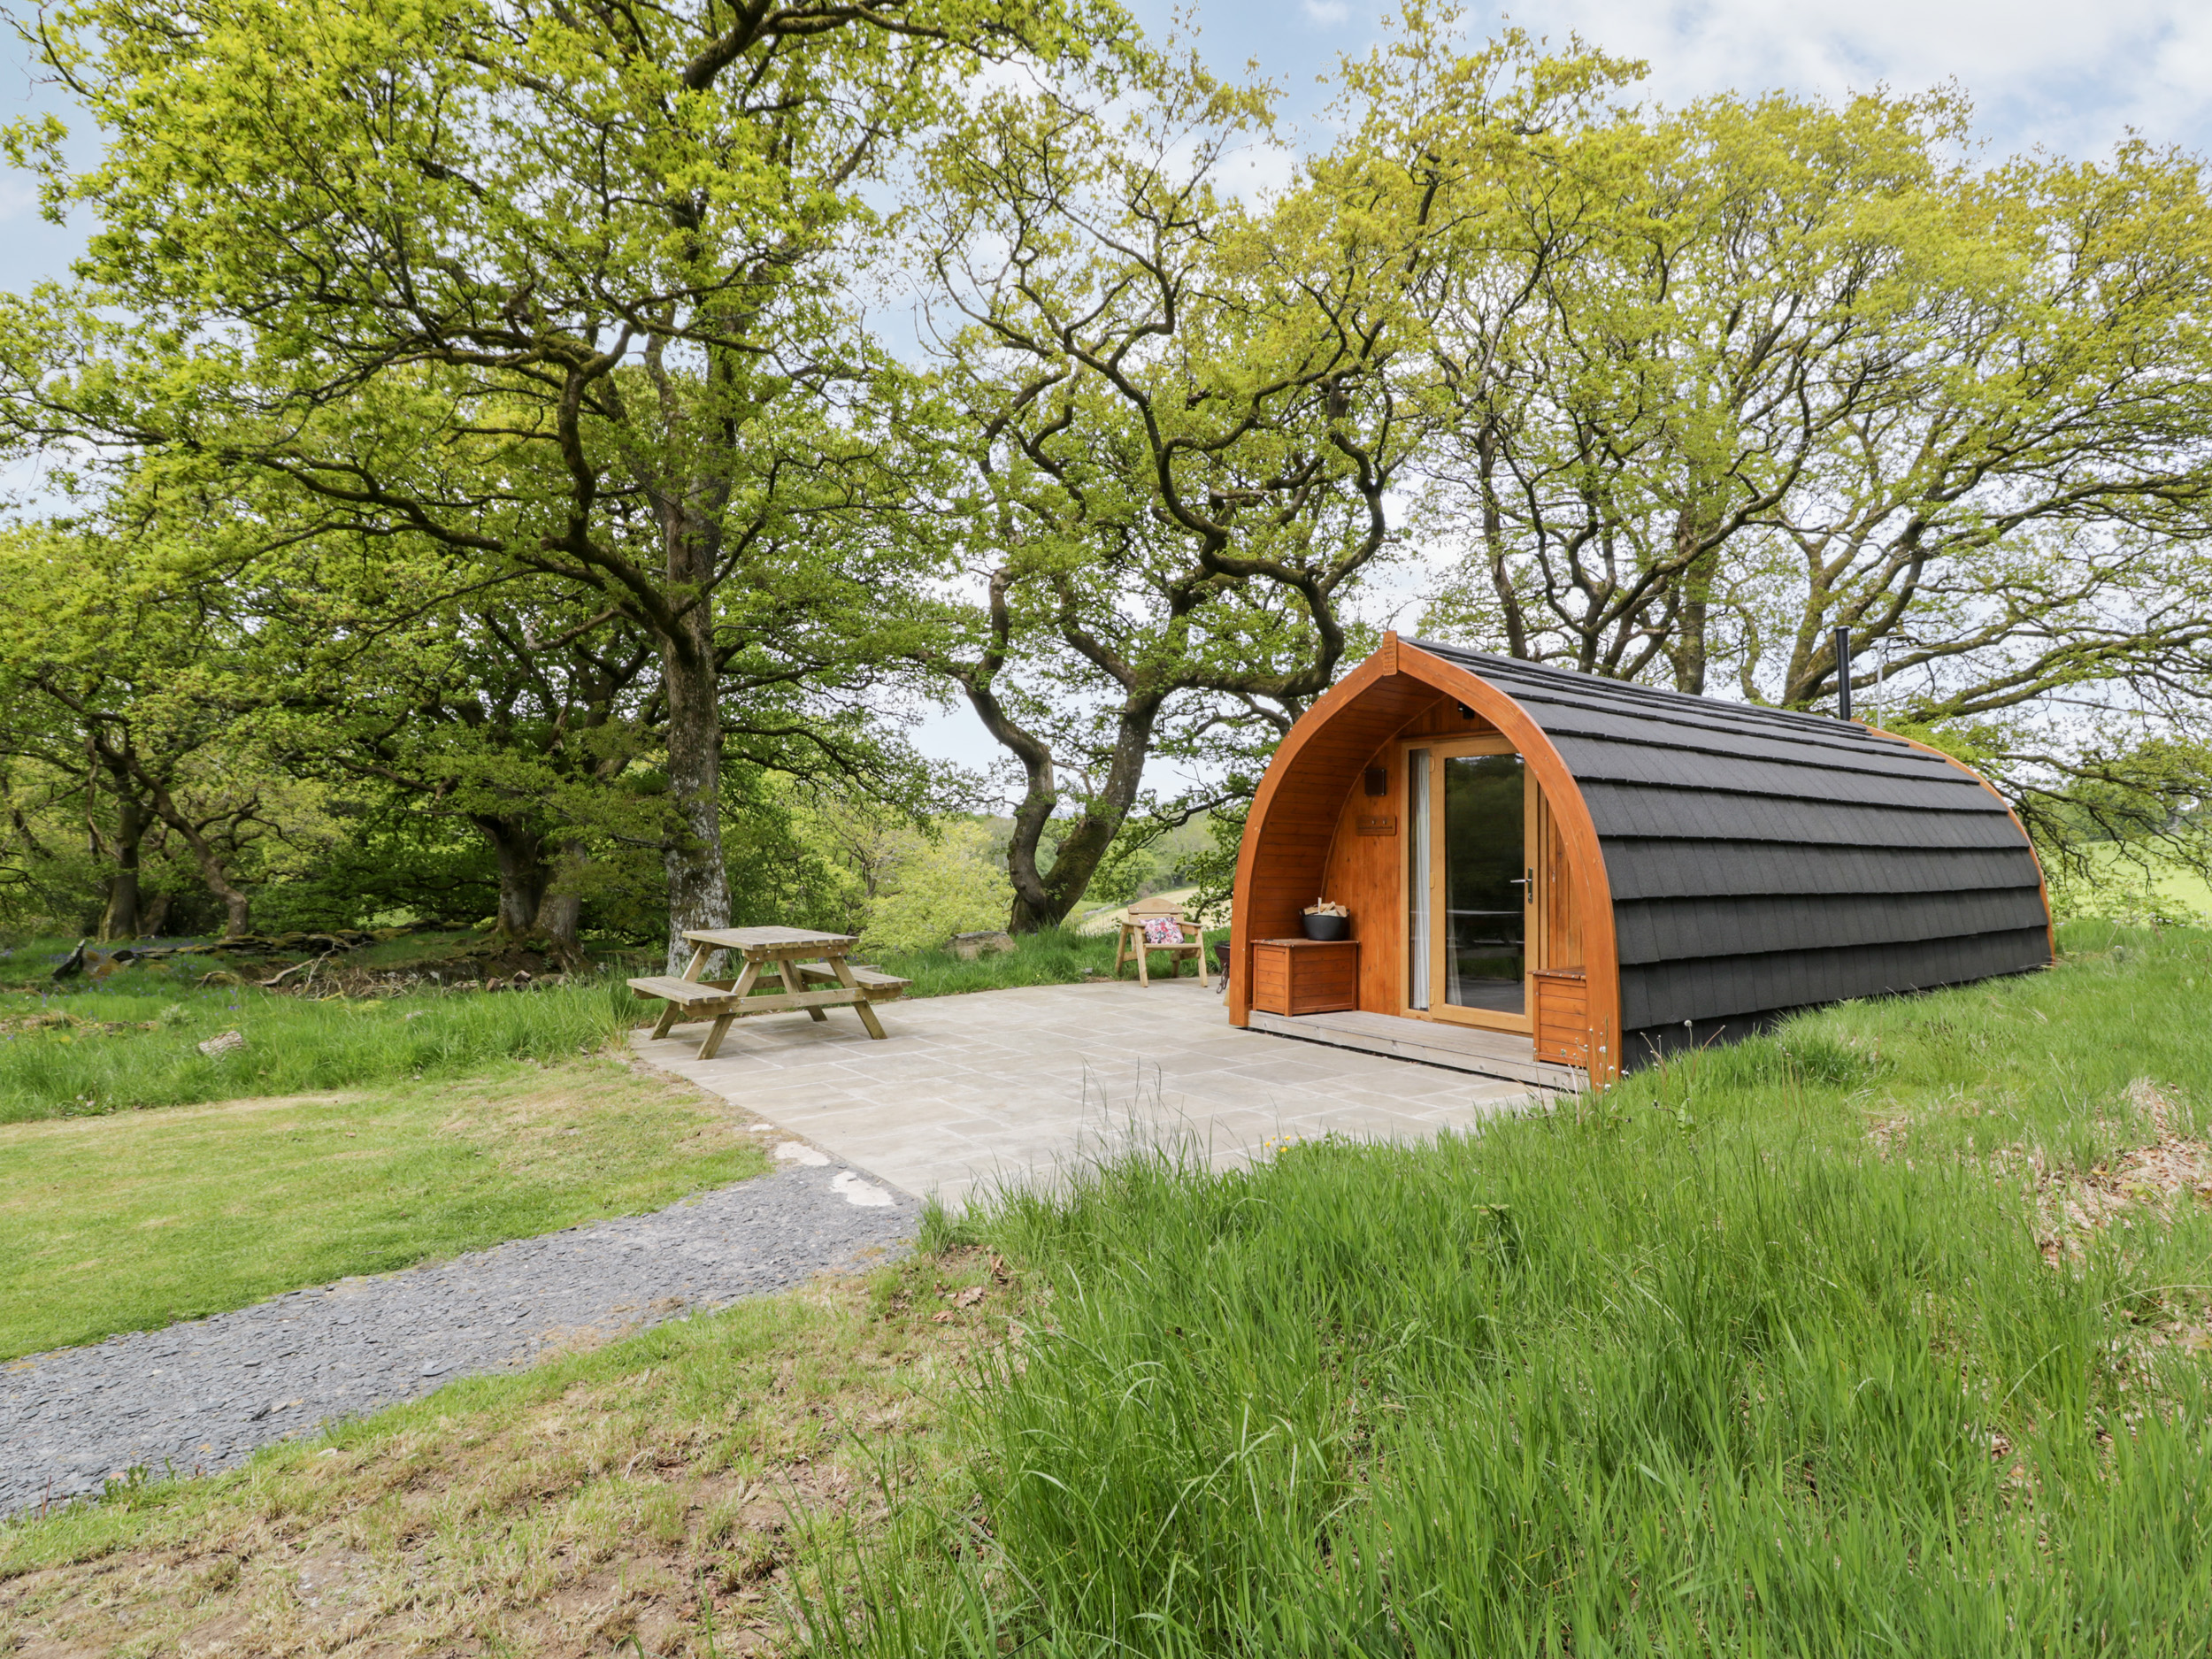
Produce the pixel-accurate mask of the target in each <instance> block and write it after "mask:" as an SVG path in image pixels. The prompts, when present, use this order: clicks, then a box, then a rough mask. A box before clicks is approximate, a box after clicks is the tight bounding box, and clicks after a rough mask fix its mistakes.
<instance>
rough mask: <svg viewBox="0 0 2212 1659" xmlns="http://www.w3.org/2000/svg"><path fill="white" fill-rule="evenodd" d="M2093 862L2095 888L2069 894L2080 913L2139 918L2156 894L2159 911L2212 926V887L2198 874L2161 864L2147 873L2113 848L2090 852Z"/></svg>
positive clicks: (2104, 847) (2105, 847)
mask: <svg viewBox="0 0 2212 1659" xmlns="http://www.w3.org/2000/svg"><path fill="white" fill-rule="evenodd" d="M2090 862H2091V865H2092V868H2093V871H2094V872H2095V873H2094V875H2093V878H2092V885H2091V886H2090V887H2088V888H2087V889H2085V890H2084V891H2081V892H2079V893H2078V894H2073V895H2066V896H2068V897H2070V898H2072V899H2073V902H2074V908H2075V909H2076V910H2078V911H2080V912H2081V913H2083V914H2092V915H2093V914H2098V913H2101V912H2106V911H2110V912H2113V913H2116V914H2119V915H2123V916H2139V915H2140V914H2141V913H2142V912H2143V911H2145V910H2147V908H2148V907H2147V905H2146V904H2145V903H2144V902H2143V901H2144V900H2145V899H2146V898H2147V897H2149V896H2152V895H2155V897H2156V899H2157V901H2158V908H2159V909H2160V910H2165V911H2167V912H2169V913H2170V914H2173V915H2175V916H2176V918H2177V919H2187V920H2193V921H2194V922H2198V923H2212V886H2208V885H2207V884H2206V882H2205V879H2204V878H2203V877H2202V876H2200V875H2199V874H2198V873H2197V872H2195V871H2193V870H2186V869H2183V868H2181V867H2179V866H2177V865H2174V864H2162V865H2154V866H2153V867H2152V868H2151V870H2150V871H2149V872H2145V871H2144V870H2143V869H2142V868H2140V867H2139V866H2138V865H2137V864H2135V863H2134V862H2132V861H2131V859H2129V858H2127V857H2126V856H2124V855H2123V854H2122V852H2121V851H2120V849H2118V848H2117V847H2114V846H2101V847H2096V848H2093V849H2091V850H2090Z"/></svg>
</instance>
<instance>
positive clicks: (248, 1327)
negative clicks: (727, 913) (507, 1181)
mask: <svg viewBox="0 0 2212 1659" xmlns="http://www.w3.org/2000/svg"><path fill="white" fill-rule="evenodd" d="M796 1151H797V1148H789V1149H787V1150H786V1151H785V1153H784V1156H787V1157H788V1156H793V1155H794V1154H795V1152H796ZM816 1159H820V1162H819V1163H816V1162H815V1160H816ZM918 1210H919V1206H918V1205H917V1204H916V1203H915V1202H914V1201H913V1200H912V1199H911V1198H909V1197H908V1196H907V1195H906V1194H902V1193H897V1192H895V1191H894V1190H893V1189H891V1188H888V1187H881V1186H879V1185H878V1184H876V1183H874V1182H872V1181H870V1180H868V1179H864V1178H863V1177H860V1176H857V1175H856V1174H854V1173H853V1172H852V1171H847V1170H841V1169H840V1168H838V1167H837V1166H836V1165H834V1164H831V1163H830V1162H829V1161H828V1160H827V1159H826V1158H820V1155H819V1154H817V1153H811V1152H810V1151H809V1156H807V1157H806V1158H805V1159H804V1160H803V1161H802V1162H801V1163H800V1164H798V1165H797V1166H795V1167H787V1168H784V1169H780V1170H778V1171H776V1172H774V1173H773V1174H769V1175H763V1176H760V1177H757V1178H756V1179H752V1180H749V1181H741V1182H739V1183H737V1184H736V1185H734V1186H731V1187H719V1188H718V1189H716V1190H715V1191H712V1192H710V1193H707V1194H703V1195H701V1196H699V1197H697V1198H694V1199H687V1200H686V1201H685V1202H682V1203H680V1204H676V1205H673V1206H672V1207H671V1208H669V1209H667V1210H660V1211H657V1213H655V1214H652V1215H649V1216H627V1217H621V1218H619V1219H617V1220H612V1221H600V1222H594V1223H592V1224H590V1225H587V1226H581V1227H572V1228H570V1229H568V1230H567V1231H566V1232H563V1233H549V1234H547V1235H546V1236H545V1237H543V1238H537V1239H523V1240H517V1241H515V1242H513V1243H511V1244H503V1245H499V1246H497V1247H496V1248H493V1249H489V1250H483V1251H479V1252H478V1253H476V1254H474V1255H472V1256H458V1257H456V1258H455V1259H453V1260H452V1261H449V1262H444V1263H438V1264H436V1265H433V1266H427V1267H418V1268H410V1269H407V1270H405V1271H401V1272H396V1273H388V1274H383V1275H380V1276H378V1277H375V1278H366V1279H342V1280H341V1281H339V1282H338V1283H336V1284H334V1285H328V1286H315V1287H312V1288H310V1289H306V1290H296V1291H293V1292H291V1293H290V1294H287V1295H283V1296H279V1297H277V1298H276V1299H275V1300H274V1301H272V1302H262V1303H260V1304H258V1305H257V1306H255V1307H251V1308H244V1309H241V1310H239V1311H237V1312H235V1313H225V1314H218V1315H217V1316H215V1317H213V1318H209V1319H201V1320H197V1321H196V1322H194V1323H192V1324H189V1325H172V1326H170V1327H169V1328H168V1329H167V1330H164V1331H154V1332H141V1333H132V1334H130V1335H126V1336H118V1337H111V1338H110V1339H109V1340H106V1341H104V1342H101V1343H98V1344H96V1345H95V1346H92V1347H88V1348H58V1349H55V1350H53V1351H52V1352H50V1353H46V1354H37V1355H33V1356H29V1357H28V1358H26V1359H20V1360H15V1361H12V1362H10V1363H6V1364H4V1365H0V1516H5V1515H10V1514H14V1513H18V1512H19V1511H22V1510H25V1509H37V1508H39V1507H41V1506H42V1505H44V1504H46V1503H49V1502H53V1503H59V1502H63V1501H64V1500H65V1499H70V1498H75V1497H80V1496H82V1495H84V1494H88V1493H96V1492H99V1491H100V1490H101V1489H102V1487H103V1486H104V1483H105V1482H106V1481H107V1480H109V1479H111V1478H112V1477H115V1476H117V1475H119V1474H122V1473H124V1472H126V1471H130V1470H132V1469H145V1470H147V1471H150V1472H151V1473H153V1474H155V1475H160V1474H162V1473H164V1472H165V1471H174V1472H176V1473H178V1474H180V1475H182V1474H195V1473H204V1472H209V1471H214V1470H219V1469H224V1468H227V1467H228V1466H229V1465H231V1464H233V1463H239V1462H241V1461H242V1460H243V1459H244V1458H245V1457H246V1456H247V1455H248V1454H250V1452H252V1451H253V1450H254V1448H257V1447H259V1446H263V1445H265V1444H267V1443H268V1442H270V1441H272V1440H282V1439H288V1438H294V1437H296V1436H299V1435H301V1434H303V1433H307V1432H312V1431H313V1430H315V1429H317V1428H318V1427H319V1425H323V1424H325V1423H326V1422H329V1421H332V1420H334V1419H339V1418H344V1417H358V1416H361V1415H363V1414H364V1413H366V1412H370V1411H373V1410H376V1409H378V1408H379V1407H381V1406H388V1405H392V1404H396V1403H397V1402H401V1401H403V1400H412V1399H416V1398H418V1397H419V1396H420V1395H423V1394H428V1393H430V1392H431V1391H432V1390H433V1389H435V1388H438V1387H441V1386H443V1385H444V1384H446V1383H449V1382H451V1381H452V1380H453V1379H456V1378H457V1377H463V1376H468V1375H472V1374H474V1373H478V1372H484V1371H518V1370H520V1369H522V1368H523V1367H525V1366H527V1365H529V1364H531V1363H533V1362H534V1361H536V1360H537V1359H540V1358H541V1357H543V1356H545V1355H546V1354H547V1353H548V1352H549V1351H550V1350H554V1349H558V1348H569V1347H575V1346H582V1345H588V1344H591V1343H595V1342H597V1341H600V1340H605V1339H607V1338H610V1337H612V1336H616V1335H618V1334H622V1333H627V1332H629V1331H632V1330H636V1329H641V1328H642V1327H644V1326H646V1325H656V1324H658V1323H659V1322H660V1321H662V1320H664V1319H667V1318H670V1317H680V1316H682V1315H685V1314H688V1313H690V1312H692V1311H694V1310H703V1309H708V1308H716V1307H720V1306H722V1305H723V1304H725V1303H727V1302H733V1301H735V1300H737V1299H738V1298H740V1297H742V1296H751V1295H758V1294H762V1293H764V1292H767V1291H776V1290H784V1289H788V1288H789V1287H790V1286H794V1285H798V1284H802V1283H803V1282H804V1281H805V1280H807V1279H810V1278H812V1277H813V1276H814V1275H815V1274H817V1273H819V1272H822V1271H825V1270H828V1269H838V1268H849V1267H855V1266H859V1265H862V1264H863V1263H864V1262H867V1261H872V1260H880V1259H882V1258H883V1257H884V1256H887V1255H888V1254H892V1253H895V1252H896V1251H897V1250H898V1249H899V1248H901V1247H902V1245H903V1244H904V1243H905V1242H906V1241H907V1240H910V1239H911V1238H912V1236H913V1233H914V1228H915V1224H916V1221H917V1218H918Z"/></svg>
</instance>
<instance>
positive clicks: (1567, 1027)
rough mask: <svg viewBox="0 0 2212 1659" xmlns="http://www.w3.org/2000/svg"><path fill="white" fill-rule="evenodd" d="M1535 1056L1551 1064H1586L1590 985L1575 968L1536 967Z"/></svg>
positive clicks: (1588, 1050) (1587, 1068) (1532, 976)
mask: <svg viewBox="0 0 2212 1659" xmlns="http://www.w3.org/2000/svg"><path fill="white" fill-rule="evenodd" d="M1529 978H1530V979H1533V980H1535V981H1536V1019H1535V1025H1536V1057H1537V1058H1538V1059H1539V1060H1548V1061H1550V1062H1551V1063H1552V1064H1554V1065H1578V1066H1580V1067H1581V1068H1582V1069H1583V1070H1584V1071H1588V1070H1589V1068H1590V986H1589V981H1588V979H1586V978H1585V976H1584V974H1583V972H1582V970H1581V969H1579V968H1539V969H1537V970H1536V971H1535V972H1533V973H1532V974H1530V975H1529Z"/></svg>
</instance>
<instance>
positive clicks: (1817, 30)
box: [1515, 0, 2212, 153]
mask: <svg viewBox="0 0 2212 1659" xmlns="http://www.w3.org/2000/svg"><path fill="white" fill-rule="evenodd" d="M1515 20H1516V21H1517V22H1522V23H1525V24H1526V25H1527V26H1529V27H1532V28H1535V29H1538V30H1540V31H1541V32H1542V33H1544V34H1546V35H1549V36H1550V37H1551V38H1552V39H1553V40H1555V41H1558V40H1561V39H1563V37H1564V36H1565V35H1567V34H1569V33H1570V32H1574V33H1578V34H1580V35H1582V36H1583V37H1584V38H1585V39H1586V40H1588V41H1590V42H1593V43H1594V44H1597V45H1600V46H1602V47H1604V48H1605V49H1607V50H1610V51H1614V52H1618V53H1622V54H1624V55H1626V56H1631V57H1637V58H1647V59H1648V60H1649V62H1650V65H1651V78H1650V80H1649V81H1647V83H1646V84H1647V87H1648V88H1649V90H1650V92H1651V93H1652V95H1653V96H1655V97H1658V98H1661V99H1663V100H1665V101H1667V102H1670V103H1678V102H1681V101H1684V100H1686V99H1688V98H1692V97H1697V96H1703V95H1706V94H1709V93H1714V92H1719V91H1724V90H1735V91H1740V92H1747V93H1749V92H1757V91H1761V90H1764V89H1767V88H1774V87H1786V88H1791V89H1793V90H1794V91H1799V92H1803V93H1815V94H1821V95H1824V96H1831V97H1833V96H1842V95H1843V94H1845V93H1847V92H1851V91H1866V90H1871V89H1872V88H1874V87H1876V86H1877V85H1886V86H1887V87H1888V88H1890V89H1891V90H1892V91H1895V92H1907V91H1917V90H1921V89H1924V88H1929V87H1932V86H1936V85H1938V84H1940V83H1943V82H1946V81H1955V82H1956V83H1957V84H1958V85H1959V86H1960V87H1962V88H1963V89H1964V90H1965V91H1966V93H1967V94H1968V95H1969V96H1970V97H1971V98H1972V99H1973V100H1974V104H1975V108H1976V111H1977V113H1978V117H1979V122H1978V124H1979V126H1980V127H1981V129H1982V131H1983V133H1984V134H1985V136H1987V137H1988V138H1989V139H1990V140H1991V141H1992V142H1993V143H1994V144H1995V145H1996V146H1997V147H1998V148H1999V149H2001V150H2019V149H2025V148H2028V147H2030V146H2033V145H2037V144H2040V145H2043V146H2045V147H2047V148H2048V149H2052V150H2062V151H2069V152H2074V153H2081V152H2090V151H2096V150H2103V149H2105V148H2107V147H2108V146H2109V145H2110V144H2111V143H2112V142H2113V141H2114V140H2116V138H2118V137H2120V136H2121V135H2122V134H2123V133H2124V132H2125V131H2126V130H2127V129H2128V128H2130V127H2133V128H2136V129H2139V131H2141V132H2142V134H2144V136H2145V137H2147V138H2149V139H2151V140H2153V141H2154V142H2163V143H2180V144H2183V145H2185V146H2187V147H2189V148H2192V149H2196V148H2201V147H2203V146H2204V145H2205V143H2206V142H2207V140H2208V138H2212V127H2208V124H2207V120H2206V115H2205V111H2206V109H2207V107H2208V105H2212V9H2208V8H2207V7H2206V6H2204V5H2203V4H2202V3H2201V0H2106V3H2105V4H2101V5H2096V6H2085V5H2082V4H2078V0H1696V3H1694V4H1678V5H1673V6H1668V7H1649V6H1646V5H1642V4H1629V0H1552V4H1548V5H1547V6H1545V7H1544V8H1543V10H1542V11H1541V12H1539V13H1534V14H1531V13H1525V12H1524V13H1519V14H1517V16H1516V18H1515Z"/></svg>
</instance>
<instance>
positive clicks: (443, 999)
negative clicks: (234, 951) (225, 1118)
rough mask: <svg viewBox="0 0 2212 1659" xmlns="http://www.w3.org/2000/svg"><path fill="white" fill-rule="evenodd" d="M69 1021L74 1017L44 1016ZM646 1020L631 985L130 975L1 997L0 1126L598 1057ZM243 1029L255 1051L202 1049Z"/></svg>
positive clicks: (121, 974) (68, 1019)
mask: <svg viewBox="0 0 2212 1659" xmlns="http://www.w3.org/2000/svg"><path fill="white" fill-rule="evenodd" d="M55 1016H62V1017H65V1018H66V1020H67V1022H69V1023H65V1024H59V1025H37V1024H35V1022H36V1021H38V1020H40V1019H42V1018H49V1019H50V1018H53V1017H55ZM637 1018H639V1014H638V1010H637V1004H636V1003H635V1002H634V999H632V998H631V996H630V995H629V992H628V990H627V989H626V987H624V986H622V985H621V983H620V982H619V981H609V982H606V983H604V984H596V985H591V984H588V985H581V986H569V987H553V988H549V989H545V990H538V991H531V992H528V993H526V994H511V993H508V994H501V995H482V994H480V993H474V992H458V993H454V994H451V995H437V994H429V995H406V996H397V997H385V998H373V999H365V1000H360V1001H342V1000H337V999H332V1000H328V1001H316V1000H311V999H307V998H302V997H292V996H283V995H277V994H274V993H271V992H265V991H259V990H251V989H246V990H242V989H238V988H235V987H233V988H221V987H215V988H211V989H207V990H193V989H186V988H180V987H176V986H173V985H169V984H165V983H164V982H162V981H161V979H159V978H157V976H154V975H150V974H146V973H142V972H126V973H119V974H117V975H115V976H114V977H113V978H112V979H110V980H108V981H106V982H104V984H102V985H99V986H96V987H86V988H83V989H81V990H80V989H67V988H57V989H55V990H52V991H48V992H43V993H36V994H33V993H16V994H12V995H10V994H0V1124H5V1123H20V1122H25V1121H27V1120H30V1119H34V1118H56V1117H81V1116H88V1115H94V1114H97V1113H101V1112H109V1111H118V1110H128V1109H134V1108H140V1107H148V1106H176V1105H188V1104H191V1103H193V1102H203V1101H217V1100H239V1099H242V1098H245V1097H247V1096H250V1095H268V1094H305V1093H309V1092H311V1091H314V1090H318V1089H333V1088H351V1087H360V1086H362V1085H365V1084H373V1083H382V1082H390V1081H396V1080H401V1079H411V1078H414V1077H418V1076H420V1077H434V1076H442V1077H452V1076H458V1075H461V1074H464V1073H466V1072H469V1071H474V1070H476V1069H478V1068H480V1067H482V1066H484V1065H487V1064H492V1063H494V1062H496V1061H503V1060H517V1059H534V1060H552V1059H558V1058H563V1057H566V1056H573V1055H575V1054H577V1053H579V1052H587V1053H588V1052H595V1051H596V1050H598V1049H600V1048H604V1047H606V1046H607V1044H608V1043H610V1042H611V1041H614V1039H615V1038H616V1036H617V1035H618V1033H619V1032H620V1031H621V1030H622V1029H623V1028H624V1027H625V1026H626V1025H630V1024H632V1023H634V1021H635V1020H636V1019H637ZM148 1023H151V1024H152V1025H154V1026H155V1027H156V1028H155V1029H153V1030H141V1029H137V1027H139V1026H141V1025H146V1024H148ZM111 1025H120V1026H124V1027H127V1029H123V1030H120V1031H109V1030H106V1029H104V1027H107V1026H111ZM229 1031H235V1032H237V1033H240V1034H241V1035H242V1036H243V1037H244V1038H245V1040H246V1046H245V1047H244V1048H242V1049H237V1050H234V1051H233V1052H231V1053H228V1054H222V1055H217V1056H206V1055H203V1054H201V1053H200V1052H199V1048H198V1045H199V1044H200V1043H202V1042H203V1041H206V1040H208V1039H209V1038H211V1037H214V1036H218V1035H219V1034H221V1033H225V1032H229Z"/></svg>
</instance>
